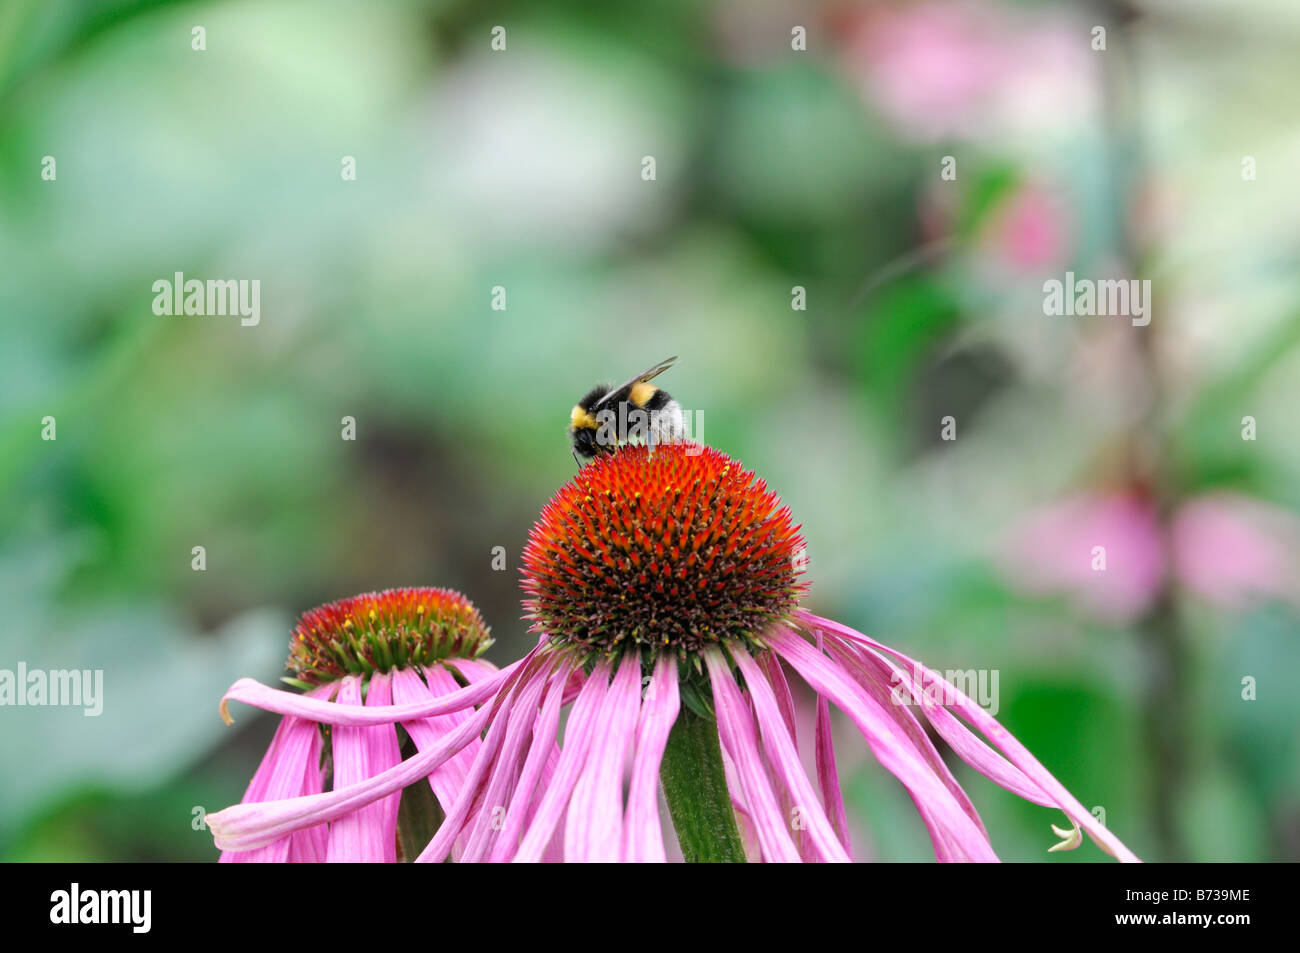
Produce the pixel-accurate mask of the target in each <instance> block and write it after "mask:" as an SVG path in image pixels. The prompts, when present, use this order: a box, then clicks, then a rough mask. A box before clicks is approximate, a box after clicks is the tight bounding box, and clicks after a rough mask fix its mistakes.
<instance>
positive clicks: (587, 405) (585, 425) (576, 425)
mask: <svg viewBox="0 0 1300 953" xmlns="http://www.w3.org/2000/svg"><path fill="white" fill-rule="evenodd" d="M607 393H609V385H608V384H597V385H596V386H595V387H593V388H592V389H591V390H589V391H587V393H586V394H585V395H584V396H583V398H582V400H580V401H578V402H577V403H576V404H575V405H574V407H573V410H571V411H570V412H569V440H570V441H571V442H572V443H573V450H574V452H575V453H576V454H578V456H580V457H582V459H584V460H591V459H593V458H594V457H595V456H596V454H597V453H599V452H600V451H601V447H600V445H599V444H598V443H597V442H596V432H597V431H598V430H599V429H600V425H599V423H597V421H596V416H595V414H593V413H592V412H591V408H592V407H594V406H595V405H596V401H598V400H600V399H601V398H602V397H604V396H605V395H606V394H607Z"/></svg>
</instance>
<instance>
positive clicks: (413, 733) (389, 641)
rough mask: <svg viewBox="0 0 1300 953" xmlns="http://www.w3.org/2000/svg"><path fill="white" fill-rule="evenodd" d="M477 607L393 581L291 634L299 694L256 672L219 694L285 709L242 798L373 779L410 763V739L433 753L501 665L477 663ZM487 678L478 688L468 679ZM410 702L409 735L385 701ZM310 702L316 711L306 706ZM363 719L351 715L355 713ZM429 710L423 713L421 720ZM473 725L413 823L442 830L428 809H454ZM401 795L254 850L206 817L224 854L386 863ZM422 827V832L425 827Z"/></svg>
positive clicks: (311, 617) (434, 776)
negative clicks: (262, 681) (405, 749)
mask: <svg viewBox="0 0 1300 953" xmlns="http://www.w3.org/2000/svg"><path fill="white" fill-rule="evenodd" d="M491 641H492V640H491V639H490V638H489V636H488V630H487V627H486V626H484V624H483V620H482V619H481V618H480V617H479V613H478V610H477V609H475V608H474V606H473V605H472V604H471V603H470V602H469V600H468V599H466V598H464V597H463V596H461V595H460V594H459V593H457V592H453V591H452V590H450V589H431V588H414V589H390V590H387V591H385V592H373V593H366V594H364V595H360V596H354V597H352V598H350V599H342V600H340V601H338V602H332V603H329V604H328V605H324V606H320V607H319V608H316V609H312V610H311V611H310V612H307V613H306V614H305V615H303V617H302V619H301V620H300V621H299V623H298V625H297V626H296V627H295V629H294V631H293V635H292V636H291V638H290V642H289V659H288V663H287V668H288V669H289V670H290V671H291V672H293V675H292V676H291V677H288V678H286V679H285V681H287V682H290V683H292V684H294V685H296V686H297V687H299V688H301V689H303V692H304V693H303V694H302V695H299V696H294V695H291V694H288V693H285V692H279V691H275V690H273V689H269V688H267V687H265V686H263V685H259V684H258V683H257V682H254V681H252V680H251V679H242V680H240V681H239V682H236V683H235V685H234V686H233V687H232V688H231V690H230V692H229V693H228V694H227V696H226V698H224V699H222V702H221V713H222V717H224V718H226V720H227V721H229V720H230V719H229V716H228V715H227V713H226V706H227V701H228V700H229V699H231V698H238V699H239V700H241V701H245V702H248V703H249V704H252V705H256V706H259V707H263V708H266V709H267V710H269V711H277V712H281V713H283V714H284V715H285V717H284V718H283V720H282V721H281V722H280V726H279V728H278V729H277V730H276V733H275V737H274V738H273V739H272V740H271V746H270V747H269V748H268V749H267V752H266V755H265V756H264V757H263V758H262V763H261V765H260V766H259V767H258V769H257V772H256V773H255V774H254V775H253V780H252V781H251V782H250V784H249V786H248V790H247V791H246V792H245V794H244V800H243V805H244V806H245V807H246V808H247V809H248V810H249V811H250V812H251V813H252V816H253V817H254V818H256V817H257V816H258V814H259V812H260V811H263V810H265V809H264V808H262V807H260V805H261V804H262V803H263V802H273V801H279V800H282V799H285V798H292V797H296V796H301V795H310V794H317V793H320V792H321V791H323V790H326V789H327V788H329V787H332V788H333V789H334V790H341V789H345V788H347V787H349V786H350V785H355V784H357V783H358V782H361V781H365V780H367V779H370V778H373V777H374V776H375V775H378V774H381V773H382V772H384V771H385V770H387V769H389V768H392V767H394V766H396V765H398V764H399V763H400V762H401V760H402V753H401V750H400V746H399V745H400V741H401V740H406V741H408V742H409V743H410V744H411V745H412V747H413V748H415V749H418V750H428V749H429V748H431V747H435V746H436V745H438V744H439V743H440V742H443V741H444V740H445V739H446V738H447V736H449V735H453V734H455V733H456V731H457V729H461V728H463V726H464V723H465V722H466V721H467V720H468V719H469V718H470V715H469V713H467V712H464V711H460V710H459V709H460V707H461V699H469V702H471V703H472V701H473V700H474V698H476V697H479V696H486V695H489V694H490V693H491V691H492V688H493V686H494V685H495V684H496V683H495V682H493V681H492V679H493V678H494V677H497V676H499V673H498V672H497V671H496V669H495V668H492V667H491V666H489V665H487V664H486V663H483V662H479V661H476V658H477V656H479V655H480V654H481V653H482V652H483V650H484V649H486V648H487V647H488V646H489V645H490V644H491ZM476 684H477V685H479V686H480V687H479V689H478V690H477V691H474V690H473V689H472V688H466V686H474V685H476ZM394 705H396V706H399V708H400V707H401V706H405V710H406V711H408V712H410V713H412V714H411V715H410V717H408V718H407V719H405V720H404V722H403V727H404V735H403V736H402V738H399V735H398V732H397V730H396V728H395V725H394V721H393V720H392V719H389V718H387V717H385V716H380V717H378V718H376V717H375V716H374V712H375V710H380V709H381V710H384V711H387V710H389V709H390V708H391V707H392V706H394ZM303 706H306V710H305V711H304V710H302V709H303ZM349 715H356V716H360V720H359V721H353V722H352V723H349V720H348V716H349ZM417 716H419V717H417ZM465 734H466V741H465V743H464V746H463V748H461V749H460V750H459V754H458V755H457V756H456V757H455V758H451V759H448V760H447V761H446V762H445V763H443V764H441V765H440V766H439V767H438V768H437V769H436V770H435V771H433V772H431V773H430V774H429V777H428V782H427V786H426V787H427V789H428V790H429V793H430V795H431V797H429V798H424V799H423V800H422V801H420V800H413V802H412V803H413V804H415V805H417V807H416V808H415V811H414V812H413V813H414V814H415V815H418V816H416V817H414V818H413V820H414V822H415V823H412V824H411V825H409V828H410V829H412V830H414V831H418V830H419V829H420V828H421V827H423V828H424V829H425V830H426V831H427V833H426V834H425V835H424V838H423V839H422V840H421V841H420V842H419V844H418V845H407V849H408V850H409V849H411V847H413V846H414V847H416V848H418V847H422V846H423V845H424V842H425V841H426V840H427V839H428V837H429V836H431V835H432V831H433V829H434V827H436V824H435V825H432V826H430V825H429V824H428V816H429V815H430V814H435V815H436V813H437V811H438V808H437V806H436V805H435V804H434V799H435V798H436V799H437V801H438V802H439V803H440V804H441V805H442V806H443V807H444V808H447V809H449V808H450V807H451V806H452V805H453V804H454V803H455V800H456V797H457V795H458V794H459V792H460V788H461V786H462V785H463V783H464V780H465V772H466V771H467V770H468V769H469V768H470V767H471V766H472V764H473V760H474V753H475V747H476V746H477V744H478V742H477V740H476V739H475V737H474V736H473V735H470V734H468V733H465ZM399 798H400V795H399V794H392V795H390V796H388V797H386V798H382V799H380V800H377V801H375V802H374V803H367V804H366V805H364V806H361V807H359V808H358V809H356V810H355V811H350V812H344V813H340V814H338V815H336V816H334V817H333V818H331V819H330V822H329V823H322V824H317V825H313V826H311V827H307V828H303V829H299V830H297V831H295V832H294V833H293V834H292V835H289V836H284V837H280V838H277V839H274V840H271V841H267V842H264V843H262V844H261V845H260V846H258V847H256V848H253V849H246V847H245V845H244V844H242V843H241V842H240V841H239V840H238V839H237V838H233V839H229V840H227V839H225V838H223V837H222V836H221V834H220V830H221V817H222V815H221V814H220V813H216V814H213V815H210V816H209V817H208V826H209V828H210V829H211V830H212V831H213V833H214V835H215V836H216V839H217V846H219V847H223V848H226V849H224V850H223V851H222V854H221V860H222V862H223V863H229V862H240V861H242V862H250V861H251V862H257V861H263V862H275V861H291V862H295V861H335V860H338V861H388V862H392V861H395V860H396V859H397V837H396V832H397V828H398V823H397V822H398V810H399ZM416 836H418V833H417V834H416Z"/></svg>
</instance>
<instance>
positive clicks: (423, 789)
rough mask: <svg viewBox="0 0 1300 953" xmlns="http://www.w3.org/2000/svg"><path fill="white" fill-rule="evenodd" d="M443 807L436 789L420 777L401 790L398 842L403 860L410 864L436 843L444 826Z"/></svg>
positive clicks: (398, 807) (398, 806)
mask: <svg viewBox="0 0 1300 953" xmlns="http://www.w3.org/2000/svg"><path fill="white" fill-rule="evenodd" d="M442 820H443V814H442V806H441V805H440V804H439V803H438V799H437V798H436V797H435V796H434V794H433V788H432V787H430V786H429V782H428V780H427V779H425V778H421V779H420V780H419V781H416V782H415V783H414V784H412V785H411V786H410V787H408V788H403V789H402V799H401V801H399V802H398V805H397V842H398V844H400V845H401V848H402V857H401V859H402V860H405V861H406V862H407V863H410V862H412V861H414V860H415V858H417V857H419V856H420V852H421V851H422V850H424V848H425V847H427V846H428V844H429V841H431V840H433V835H434V834H436V833H438V828H439V827H440V826H441V825H442Z"/></svg>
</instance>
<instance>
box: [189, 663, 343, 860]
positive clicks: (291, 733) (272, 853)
mask: <svg viewBox="0 0 1300 953" xmlns="http://www.w3.org/2000/svg"><path fill="white" fill-rule="evenodd" d="M334 689H335V686H334V685H332V684H331V685H321V686H318V687H317V688H314V689H312V690H311V692H309V694H310V695H311V696H312V697H314V698H317V699H323V698H328V697H330V696H332V695H333V694H334ZM319 745H320V729H319V728H318V727H317V726H316V725H315V724H314V723H312V722H309V721H303V720H302V719H300V718H292V717H287V716H286V717H285V718H282V719H280V724H279V726H278V727H277V728H276V729H275V736H274V737H273V738H272V739H271V744H270V746H269V747H268V748H267V749H266V754H264V755H263V756H262V762H261V764H259V765H258V767H257V771H256V772H254V774H253V779H252V780H251V781H250V782H249V784H248V790H246V791H245V792H244V800H243V802H242V803H244V804H252V803H259V802H263V801H274V800H279V799H280V798H287V797H297V796H298V795H300V794H310V793H313V792H312V791H311V790H310V787H311V783H312V779H311V775H312V774H313V773H314V774H315V784H316V788H315V790H317V791H319V790H320V768H319V765H320V760H319V758H320V747H319ZM214 816H215V815H214ZM209 821H210V818H209ZM209 830H211V824H210V823H209ZM217 846H218V847H220V846H221V845H220V844H218V845H217ZM290 853H291V843H290V839H289V838H288V837H285V838H282V839H280V840H277V841H275V842H274V843H270V844H266V845H265V846H263V847H259V848H257V849H256V850H223V851H222V852H221V861H220V862H221V863H223V864H230V863H237V864H257V863H284V862H285V861H286V860H288V859H289V858H290Z"/></svg>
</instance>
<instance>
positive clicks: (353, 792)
mask: <svg viewBox="0 0 1300 953" xmlns="http://www.w3.org/2000/svg"><path fill="white" fill-rule="evenodd" d="M491 715H492V708H491V706H488V705H485V706H484V707H483V708H481V709H479V710H478V711H477V712H475V713H474V716H473V717H472V718H470V719H469V720H468V721H466V722H465V724H463V725H461V726H460V727H459V728H457V729H456V730H455V731H454V732H452V733H451V734H449V735H447V736H445V737H444V738H442V739H441V740H440V741H439V742H438V743H437V744H436V745H434V746H433V747H432V748H430V749H429V750H428V751H421V752H420V753H419V754H417V755H415V757H413V758H408V759H406V760H405V761H403V762H402V763H401V764H399V765H397V766H396V767H394V768H390V769H389V770H387V771H384V772H382V773H380V774H378V775H376V776H375V777H372V778H370V779H368V780H366V781H364V782H362V783H360V784H354V785H351V786H349V787H344V788H338V787H336V788H335V789H334V790H333V791H329V792H327V793H324V794H312V795H308V796H306V797H293V798H288V799H284V800H275V801H266V802H264V803H260V804H235V805H232V806H231V807H228V808H226V809H225V810H222V811H218V812H217V813H215V814H209V815H208V830H210V831H211V832H212V837H213V840H214V841H215V843H216V845H217V846H218V847H220V848H222V849H223V850H251V849H252V848H255V847H261V846H262V845H263V844H269V843H271V842H272V841H275V840H277V839H279V838H281V837H284V836H285V835H287V834H291V833H293V832H294V831H297V830H302V829H303V828H306V827H312V826H313V825H316V824H321V823H325V822H327V821H332V820H334V819H335V818H338V817H342V816H344V815H345V814H349V813H351V812H352V811H355V810H357V809H359V808H362V807H365V806H366V805H367V804H370V803H372V802H373V801H376V800H378V799H379V798H381V797H384V796H385V795H388V794H392V793H393V792H394V791H400V790H402V788H404V787H406V786H407V785H410V784H414V783H415V782H416V781H418V780H420V779H421V778H426V777H428V776H429V773H430V772H431V771H433V769H434V768H436V767H438V765H440V764H442V763H443V762H444V761H446V760H447V759H448V758H450V757H452V756H453V755H454V754H455V753H456V752H457V751H459V750H460V749H461V748H463V747H464V746H465V745H466V744H468V743H469V741H470V739H472V738H477V737H478V735H479V733H480V732H481V731H482V730H483V726H484V725H486V724H487V723H488V720H489V718H490V717H491Z"/></svg>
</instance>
